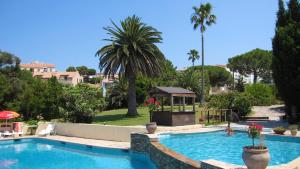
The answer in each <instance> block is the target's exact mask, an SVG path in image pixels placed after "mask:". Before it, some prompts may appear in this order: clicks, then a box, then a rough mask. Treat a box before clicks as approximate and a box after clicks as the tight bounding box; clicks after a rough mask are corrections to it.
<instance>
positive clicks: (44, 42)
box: [0, 0, 278, 70]
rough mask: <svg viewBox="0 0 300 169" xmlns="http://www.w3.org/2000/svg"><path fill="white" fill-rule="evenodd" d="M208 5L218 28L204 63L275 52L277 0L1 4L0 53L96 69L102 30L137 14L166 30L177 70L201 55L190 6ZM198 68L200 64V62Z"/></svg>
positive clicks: (165, 46) (208, 38) (9, 0)
mask: <svg viewBox="0 0 300 169" xmlns="http://www.w3.org/2000/svg"><path fill="white" fill-rule="evenodd" d="M201 2H210V3H211V4H212V5H213V13H214V14H215V15H216V16H217V24H216V25H213V26H211V27H210V28H208V30H207V31H206V32H205V51H206V55H205V57H206V64H210V65H214V64H226V63H227V60H228V58H230V57H233V56H235V55H238V54H241V53H244V52H247V51H249V50H252V49H254V48H261V49H268V50H270V49H271V48H272V44H271V38H272V37H273V35H274V28H275V20H276V11H277V7H278V4H277V2H278V1H277V0H226V1H225V0H206V1H205V0H147V1H146V0H61V1H60V0H24V1H18V0H1V1H0V21H1V28H0V50H3V51H7V52H11V53H13V54H15V55H17V56H19V57H20V58H21V60H22V62H23V63H27V62H31V61H34V60H38V61H42V62H47V63H53V64H55V65H56V67H57V69H58V70H65V68H66V67H68V66H71V65H72V66H78V65H86V66H88V67H92V68H98V59H97V58H96V57H95V56H94V55H95V52H96V51H97V49H98V48H100V47H102V46H103V45H105V44H106V43H107V42H105V41H103V40H102V39H104V38H107V37H108V36H107V35H106V33H105V31H104V30H103V27H106V26H110V25H111V23H110V19H112V20H113V21H116V22H118V21H120V20H123V19H124V18H126V17H127V16H130V15H133V14H136V15H138V16H140V17H141V18H142V21H143V22H145V23H147V24H149V25H151V26H153V27H155V28H156V29H158V30H159V31H161V32H162V37H163V43H162V44H159V47H160V49H161V50H162V52H163V53H164V54H165V56H166V58H168V59H169V60H171V61H172V62H173V64H174V65H175V66H177V67H178V68H182V67H186V66H190V65H191V62H190V61H188V60H187V52H188V51H189V50H190V49H197V50H199V52H200V49H201V41H200V40H201V39H200V32H199V31H194V30H193V28H192V24H191V23H190V16H191V14H192V12H193V10H192V6H195V5H196V6H199V4H200V3H201ZM196 64H200V61H198V62H197V63H196Z"/></svg>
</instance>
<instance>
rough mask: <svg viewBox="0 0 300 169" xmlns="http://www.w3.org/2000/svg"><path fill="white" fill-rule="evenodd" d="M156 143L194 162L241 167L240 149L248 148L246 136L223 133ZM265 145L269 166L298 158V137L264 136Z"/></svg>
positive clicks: (174, 136)
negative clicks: (215, 161)
mask: <svg viewBox="0 0 300 169" xmlns="http://www.w3.org/2000/svg"><path fill="white" fill-rule="evenodd" d="M256 141H258V140H256ZM159 142H160V143H162V144H164V145H165V146H167V147H169V148H170V149H172V150H174V151H176V152H178V153H180V154H183V155H185V156H187V157H189V158H191V159H194V160H207V159H215V160H219V161H223V162H227V163H232V164H237V165H244V163H243V160H242V152H243V150H242V149H243V147H244V146H246V145H251V140H250V139H249V138H248V135H247V133H245V132H235V134H234V135H233V136H232V137H228V136H227V135H226V133H225V132H224V131H217V132H208V133H193V134H163V135H160V136H159ZM264 144H265V145H266V146H267V147H268V148H269V151H270V155H271V161H270V163H269V166H272V165H278V164H283V163H288V162H290V161H292V160H294V159H296V158H297V157H299V156H300V138H294V137H284V136H271V135H265V139H264Z"/></svg>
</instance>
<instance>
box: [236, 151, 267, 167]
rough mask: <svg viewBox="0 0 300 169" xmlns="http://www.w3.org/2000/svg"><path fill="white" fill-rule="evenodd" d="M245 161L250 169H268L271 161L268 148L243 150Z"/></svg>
mask: <svg viewBox="0 0 300 169" xmlns="http://www.w3.org/2000/svg"><path fill="white" fill-rule="evenodd" d="M242 156H243V160H244V163H245V165H246V166H247V168H248V169H266V168H267V166H268V163H269V161H270V154H269V150H268V148H266V147H264V148H263V149H255V148H252V147H250V146H246V147H244V148H243V155H242Z"/></svg>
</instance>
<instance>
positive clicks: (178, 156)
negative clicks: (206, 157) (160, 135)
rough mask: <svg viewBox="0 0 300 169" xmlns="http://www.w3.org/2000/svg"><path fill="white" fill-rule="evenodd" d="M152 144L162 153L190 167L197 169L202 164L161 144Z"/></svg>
mask: <svg viewBox="0 0 300 169" xmlns="http://www.w3.org/2000/svg"><path fill="white" fill-rule="evenodd" d="M151 144H152V145H153V146H154V147H156V148H157V149H159V150H160V151H161V152H163V153H165V154H167V155H169V156H171V157H173V158H175V159H177V160H179V161H181V162H183V163H186V164H188V165H191V166H193V167H195V168H200V162H198V161H195V160H192V159H189V158H187V157H185V156H183V155H181V154H178V153H176V152H174V151H173V150H171V149H169V148H167V147H165V146H164V145H162V144H160V143H159V142H151Z"/></svg>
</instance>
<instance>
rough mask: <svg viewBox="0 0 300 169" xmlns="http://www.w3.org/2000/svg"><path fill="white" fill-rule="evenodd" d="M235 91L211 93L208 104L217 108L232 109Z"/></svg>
mask: <svg viewBox="0 0 300 169" xmlns="http://www.w3.org/2000/svg"><path fill="white" fill-rule="evenodd" d="M235 95H236V94H235V93H222V94H216V95H211V96H210V97H209V99H208V104H207V106H208V107H209V108H215V109H230V108H231V107H232V102H233V100H234V97H235Z"/></svg>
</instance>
